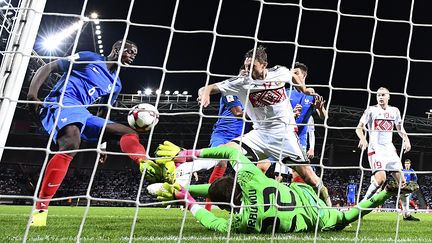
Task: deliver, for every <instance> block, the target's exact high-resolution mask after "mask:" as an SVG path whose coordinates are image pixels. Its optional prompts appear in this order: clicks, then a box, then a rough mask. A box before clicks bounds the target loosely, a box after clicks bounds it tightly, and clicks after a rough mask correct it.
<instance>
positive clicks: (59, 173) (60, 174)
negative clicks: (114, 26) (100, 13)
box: [27, 40, 148, 226]
mask: <svg viewBox="0 0 432 243" xmlns="http://www.w3.org/2000/svg"><path fill="white" fill-rule="evenodd" d="M137 53H138V47H137V45H136V44H135V43H133V42H132V41H126V42H125V43H124V44H123V43H122V41H121V40H120V41H117V42H116V43H115V44H114V45H113V47H112V51H111V53H110V54H109V55H108V56H107V57H106V58H105V57H103V56H101V55H99V54H96V53H93V52H89V51H84V52H78V53H76V54H74V55H72V56H70V57H68V58H64V59H58V60H56V61H53V62H50V63H48V64H46V65H44V66H42V67H40V68H39V69H38V70H37V72H36V73H35V75H34V77H33V79H32V80H31V83H30V87H29V92H28V94H27V99H28V100H29V101H38V102H40V100H39V98H38V92H39V89H40V87H41V85H42V84H43V83H44V82H45V80H47V79H48V76H49V75H50V74H51V73H64V74H63V76H62V77H61V78H60V80H59V81H58V83H57V85H56V86H55V87H54V88H53V90H52V91H51V92H50V93H49V94H48V96H47V97H46V98H45V100H44V102H43V104H42V106H41V105H40V103H32V104H30V106H29V108H30V109H31V111H32V112H33V113H34V114H35V115H36V116H37V117H38V118H39V119H40V121H41V123H42V125H43V127H44V129H45V130H46V131H47V132H48V133H49V134H52V136H53V141H54V142H55V143H56V144H57V145H58V149H59V151H60V153H56V154H55V155H54V156H53V157H52V158H51V159H50V161H49V162H48V164H47V167H46V170H45V174H44V178H43V181H42V184H41V189H40V192H39V199H40V200H38V201H37V202H36V207H35V211H34V212H33V215H32V217H33V218H32V226H45V225H46V219H47V215H48V205H49V202H50V200H51V199H52V197H53V196H54V194H55V193H56V191H57V189H58V188H59V187H60V185H61V183H62V181H63V179H64V177H65V175H66V173H67V171H68V168H69V164H70V162H71V161H72V159H73V157H74V156H75V155H76V153H77V152H76V151H75V150H77V149H79V146H80V143H81V139H82V140H86V141H93V142H96V141H98V139H99V137H100V134H101V131H102V128H103V127H104V125H105V123H106V126H105V134H104V136H105V137H104V138H106V139H118V140H119V141H120V148H121V150H122V151H123V152H125V153H129V154H136V155H130V156H129V157H130V158H131V159H133V160H134V161H135V162H136V163H137V164H139V165H140V166H145V164H148V163H145V162H144V161H145V159H146V157H145V153H146V151H145V148H144V146H142V145H141V144H140V142H139V137H138V134H137V133H136V131H135V130H133V129H132V128H130V127H127V126H125V125H123V124H119V123H114V122H112V121H110V120H107V117H106V115H105V114H106V111H107V107H104V109H101V110H100V112H98V113H99V115H101V117H99V116H95V115H93V114H91V113H90V112H89V111H88V110H87V106H89V105H91V104H93V103H95V102H100V103H104V104H107V103H108V102H109V104H111V105H112V104H114V102H115V100H116V98H117V96H118V94H119V93H120V90H121V87H122V85H121V81H120V78H119V77H118V72H117V71H118V63H121V64H122V65H130V64H132V62H133V61H134V59H135V56H136V55H137ZM69 70H70V72H68V71H69Z"/></svg>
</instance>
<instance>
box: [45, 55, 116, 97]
mask: <svg viewBox="0 0 432 243" xmlns="http://www.w3.org/2000/svg"><path fill="white" fill-rule="evenodd" d="M72 61H76V62H93V63H74V64H73V67H72V70H71V73H70V76H69V80H68V82H67V84H66V85H67V86H66V89H65V98H69V99H72V100H75V101H76V102H77V104H79V105H91V104H93V103H94V102H95V101H97V100H98V99H102V102H103V103H107V101H108V97H109V95H110V93H111V92H113V91H112V90H113V89H114V93H113V96H112V100H111V104H114V102H115V100H116V99H117V96H118V94H119V93H120V91H121V88H122V85H121V82H120V78H118V77H117V81H116V82H114V80H115V78H116V73H115V72H113V73H110V71H109V70H108V69H107V65H106V63H105V61H106V59H105V57H103V56H101V55H99V54H96V53H94V52H90V51H83V52H78V53H76V54H75V55H72V56H70V57H69V58H68V59H60V60H59V61H58V67H59V71H60V72H64V74H63V76H62V77H61V78H60V80H59V81H58V82H57V84H56V86H55V87H54V89H53V90H52V91H51V92H50V93H49V94H48V96H47V97H46V98H45V101H50V102H58V98H59V97H60V95H61V92H62V91H63V88H64V85H65V83H66V76H67V71H68V69H69V65H70V64H71V62H72ZM114 83H115V84H114Z"/></svg>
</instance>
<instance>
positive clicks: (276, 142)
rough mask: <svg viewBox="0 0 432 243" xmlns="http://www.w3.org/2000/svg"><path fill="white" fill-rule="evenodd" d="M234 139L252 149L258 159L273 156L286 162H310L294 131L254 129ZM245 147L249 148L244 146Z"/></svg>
mask: <svg viewBox="0 0 432 243" xmlns="http://www.w3.org/2000/svg"><path fill="white" fill-rule="evenodd" d="M234 141H237V142H241V143H242V144H244V145H246V146H247V147H248V148H250V149H251V150H252V151H246V152H249V153H250V152H252V153H253V155H254V156H255V157H256V159H258V160H263V159H267V158H269V157H272V158H274V159H276V160H279V159H281V160H282V161H284V159H287V160H288V161H286V160H285V163H290V161H291V162H294V163H308V159H307V157H306V154H305V153H304V152H303V150H302V147H301V146H300V143H299V139H298V137H297V134H296V133H295V132H294V131H289V130H287V129H285V128H283V129H270V130H268V129H267V130H252V131H250V132H249V133H247V134H245V135H243V137H238V138H235V139H234ZM242 147H243V148H244V149H246V150H247V148H245V147H244V146H242Z"/></svg>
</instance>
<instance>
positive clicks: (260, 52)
mask: <svg viewBox="0 0 432 243" xmlns="http://www.w3.org/2000/svg"><path fill="white" fill-rule="evenodd" d="M266 49H267V48H265V47H264V46H261V45H260V46H258V47H257V48H256V52H255V60H257V61H258V62H260V63H266V62H267V52H266ZM253 52H254V49H250V50H249V51H248V52H246V54H245V58H252V57H253Z"/></svg>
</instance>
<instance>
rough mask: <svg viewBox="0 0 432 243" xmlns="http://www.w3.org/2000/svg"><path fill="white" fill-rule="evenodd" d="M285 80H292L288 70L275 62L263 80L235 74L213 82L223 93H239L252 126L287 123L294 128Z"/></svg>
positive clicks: (269, 127)
mask: <svg viewBox="0 0 432 243" xmlns="http://www.w3.org/2000/svg"><path fill="white" fill-rule="evenodd" d="M285 83H290V84H291V83H292V76H291V72H290V70H289V69H288V68H286V67H283V66H275V67H273V68H270V69H268V72H267V76H266V78H265V79H264V80H253V79H251V78H249V77H235V78H231V79H228V80H225V81H223V82H220V83H217V84H216V85H217V87H218V88H219V90H220V91H221V92H222V94H223V95H236V96H237V97H239V99H240V101H241V102H242V103H243V106H244V108H245V112H246V113H247V114H248V116H249V117H250V119H251V120H252V122H253V127H254V129H274V128H281V127H285V125H287V124H290V125H289V126H288V129H289V130H290V131H294V129H295V128H296V127H297V126H296V125H295V124H296V123H295V119H294V114H293V110H292V107H291V105H290V103H289V99H288V96H287V93H286V91H285ZM249 90H250V91H249ZM245 101H247V102H245Z"/></svg>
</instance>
